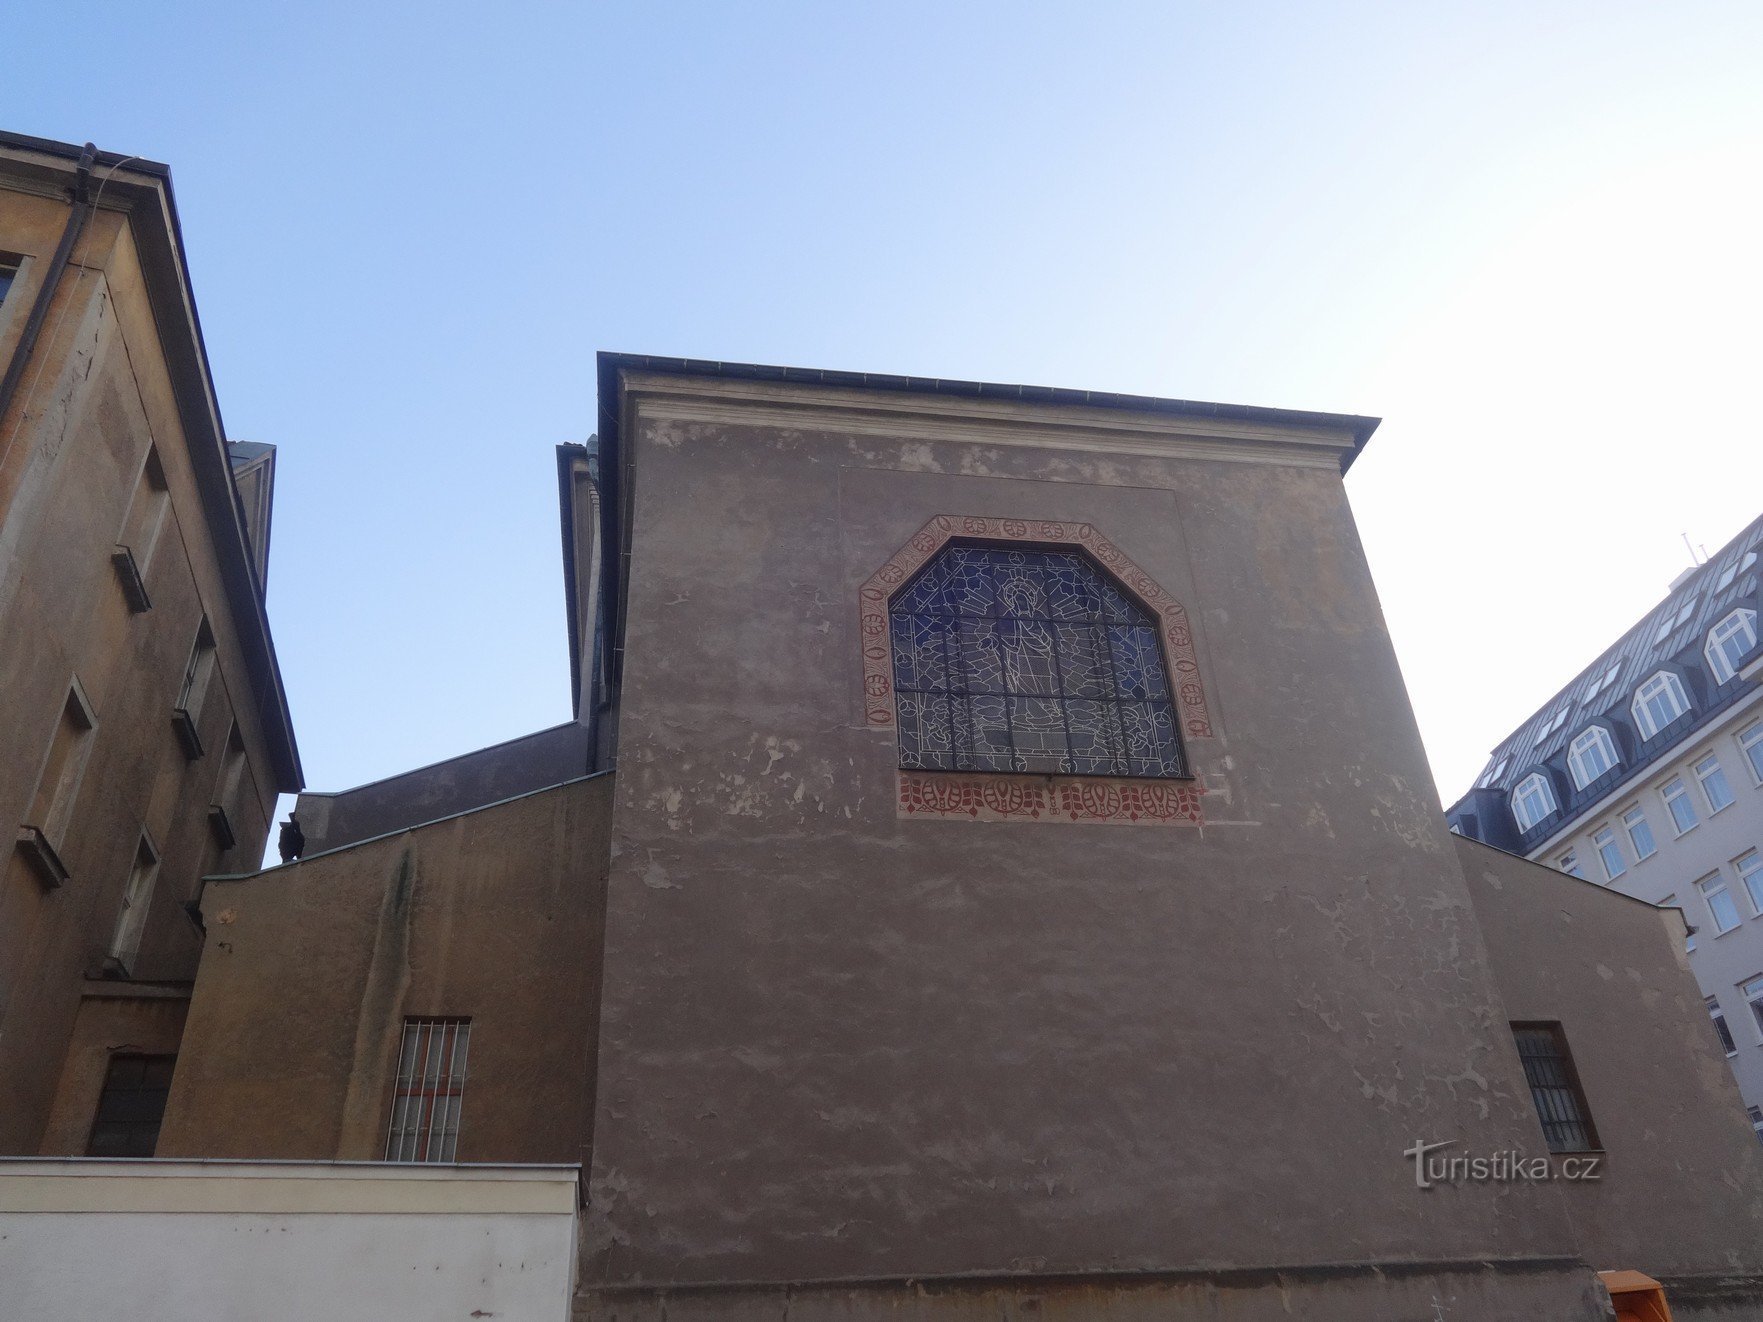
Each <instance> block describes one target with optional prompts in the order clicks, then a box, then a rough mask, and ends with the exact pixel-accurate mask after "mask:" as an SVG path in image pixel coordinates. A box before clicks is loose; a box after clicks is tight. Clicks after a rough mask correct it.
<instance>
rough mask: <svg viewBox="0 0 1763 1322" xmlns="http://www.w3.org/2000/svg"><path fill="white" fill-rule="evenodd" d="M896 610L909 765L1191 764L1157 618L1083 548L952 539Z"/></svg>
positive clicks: (1110, 771) (898, 596)
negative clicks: (1174, 705) (1184, 755)
mask: <svg viewBox="0 0 1763 1322" xmlns="http://www.w3.org/2000/svg"><path fill="white" fill-rule="evenodd" d="M888 610H889V627H890V629H891V630H892V634H893V655H894V688H895V692H896V695H897V698H896V701H897V704H898V706H897V712H896V714H897V717H898V721H899V730H900V765H901V766H902V767H906V768H909V769H913V770H926V771H944V770H946V771H1032V772H1041V773H1044V774H1063V775H1096V776H1157V777H1167V776H1180V775H1182V774H1184V771H1185V768H1184V765H1183V762H1182V753H1181V743H1180V740H1179V738H1178V736H1177V734H1176V729H1175V715H1174V711H1173V709H1172V706H1171V699H1170V687H1169V674H1168V671H1167V669H1166V668H1165V666H1164V662H1163V652H1162V648H1161V647H1160V646H1159V644H1158V641H1157V626H1156V621H1155V619H1154V618H1153V617H1152V615H1151V613H1150V612H1149V611H1147V610H1146V609H1145V608H1144V607H1143V606H1141V605H1139V604H1138V603H1137V602H1136V601H1134V600H1132V599H1131V598H1130V597H1129V596H1127V594H1126V593H1125V592H1123V591H1122V590H1121V589H1120V588H1119V587H1118V586H1116V585H1115V583H1114V582H1113V581H1112V580H1111V579H1110V578H1109V576H1108V574H1107V573H1106V572H1105V571H1104V570H1102V569H1101V568H1100V567H1099V566H1097V565H1096V564H1095V563H1094V562H1093V561H1091V560H1090V559H1089V558H1088V557H1087V556H1085V555H1084V554H1083V553H1082V552H1080V551H1076V550H1019V549H1015V548H1010V547H1000V546H987V545H980V544H962V543H951V544H950V545H948V546H946V547H944V548H943V550H942V551H941V552H939V553H938V554H937V555H936V556H935V557H933V558H932V559H931V561H930V562H929V563H928V564H926V565H925V566H924V568H923V569H922V570H920V571H919V573H918V575H917V576H916V577H914V578H913V579H912V581H911V582H909V583H907V584H906V585H905V586H903V587H902V588H901V589H900V590H899V591H898V592H897V593H895V594H894V597H893V599H892V600H891V601H890V603H889V607H888Z"/></svg>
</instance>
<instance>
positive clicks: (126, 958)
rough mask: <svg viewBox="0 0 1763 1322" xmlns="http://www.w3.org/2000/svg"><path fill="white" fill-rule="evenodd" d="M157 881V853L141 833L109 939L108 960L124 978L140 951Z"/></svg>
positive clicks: (145, 834)
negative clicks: (114, 927) (118, 969)
mask: <svg viewBox="0 0 1763 1322" xmlns="http://www.w3.org/2000/svg"><path fill="white" fill-rule="evenodd" d="M158 879H159V851H158V850H157V849H155V848H154V847H153V841H152V840H151V839H149V838H148V836H147V833H146V832H145V831H143V832H141V838H140V840H138V841H137V842H136V843H135V861H134V865H133V866H132V867H130V869H129V881H128V885H127V886H125V887H124V888H123V892H122V908H121V909H120V910H118V912H117V915H116V931H115V933H114V934H113V935H112V936H111V938H110V958H111V960H112V961H114V963H115V964H116V966H117V967H118V968H120V969H121V970H122V972H124V973H125V974H126V973H127V972H129V970H130V969H132V968H133V967H134V963H135V955H136V954H137V953H139V951H140V949H141V933H142V932H143V931H145V930H146V927H147V910H148V908H149V907H150V906H151V905H152V903H153V883H154V882H156V881H157V880H158Z"/></svg>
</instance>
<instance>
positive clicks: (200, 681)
mask: <svg viewBox="0 0 1763 1322" xmlns="http://www.w3.org/2000/svg"><path fill="white" fill-rule="evenodd" d="M213 676H214V630H212V629H211V628H209V627H208V617H207V616H206V615H204V616H203V617H202V623H201V624H200V625H198V626H197V628H196V641H195V642H194V643H192V644H191V646H190V659H189V660H188V661H186V662H185V663H184V682H183V684H182V685H181V686H180V687H179V689H178V700H177V705H176V706H175V707H173V708H172V712H171V723H172V725H173V727H175V728H176V730H177V733H178V740H179V742H181V743H182V744H183V746H184V755H185V756H186V757H188V758H189V759H190V760H191V761H192V762H194V761H195V760H196V759H197V758H199V757H201V756H202V739H201V736H200V735H199V734H198V733H197V728H198V727H199V726H200V724H201V721H202V703H203V699H204V698H206V697H207V694H208V683H209V680H210V679H212V678H213Z"/></svg>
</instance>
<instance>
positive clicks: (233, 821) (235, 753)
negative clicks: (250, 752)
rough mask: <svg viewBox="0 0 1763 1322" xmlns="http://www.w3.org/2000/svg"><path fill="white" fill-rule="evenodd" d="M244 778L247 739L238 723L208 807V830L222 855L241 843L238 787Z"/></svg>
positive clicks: (222, 759) (234, 727)
mask: <svg viewBox="0 0 1763 1322" xmlns="http://www.w3.org/2000/svg"><path fill="white" fill-rule="evenodd" d="M244 777H245V739H244V736H243V735H241V734H240V733H239V723H238V722H237V721H234V722H233V727H232V729H231V730H230V731H228V733H227V740H226V752H225V754H224V755H223V756H222V758H221V764H220V775H219V776H218V777H216V779H215V782H214V798H213V799H211V800H210V801H209V804H208V829H209V831H210V832H211V833H212V834H213V836H214V840H215V843H216V844H218V845H219V846H220V848H221V851H222V852H223V853H224V852H225V851H226V850H228V849H231V848H232V847H233V846H234V845H236V844H237V843H238V842H239V840H238V823H239V820H240V815H239V814H240V806H239V787H240V785H241V783H242V782H243V781H244Z"/></svg>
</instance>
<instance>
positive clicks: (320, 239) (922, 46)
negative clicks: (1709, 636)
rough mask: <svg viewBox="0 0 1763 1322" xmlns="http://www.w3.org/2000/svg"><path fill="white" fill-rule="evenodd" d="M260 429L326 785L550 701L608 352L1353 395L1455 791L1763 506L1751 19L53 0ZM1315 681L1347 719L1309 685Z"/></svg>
mask: <svg viewBox="0 0 1763 1322" xmlns="http://www.w3.org/2000/svg"><path fill="white" fill-rule="evenodd" d="M6 29H7V30H6V33H5V38H4V40H5V45H6V49H7V72H6V77H5V80H4V81H3V82H0V123H3V124H4V125H5V126H6V127H8V128H12V129H15V130H18V131H21V132H27V133H34V134H38V135H42V136H45V137H53V138H61V139H66V140H69V141H75V142H78V141H82V140H85V139H88V138H89V139H92V140H93V141H95V142H97V143H98V145H99V146H100V147H102V148H105V149H107V150H112V151H121V152H127V153H136V154H139V155H142V156H148V157H153V158H156V159H159V160H162V161H167V162H169V163H170V164H171V165H172V167H173V170H174V175H175V179H176V186H177V191H178V197H179V203H180V207H181V209H182V216H183V222H184V228H185V236H186V239H187V242H188V246H189V254H190V262H191V268H192V271H193V275H194V279H195V285H196V293H197V298H198V301H199V303H200V306H201V311H202V317H203V324H204V327H205V330H206V333H207V339H208V347H209V352H210V355H211V357H212V360H213V364H214V370H215V377H216V382H217V386H218V390H219V394H220V400H221V406H222V409H223V412H224V415H225V418H226V421H227V424H228V428H229V430H230V432H231V434H232V435H233V436H234V437H235V438H237V439H252V440H262V441H270V442H273V443H274V444H276V445H277V446H279V447H280V475H279V487H278V491H277V505H276V526H275V537H274V555H273V560H272V564H271V575H270V610H271V617H272V620H273V623H274V626H275V630H276V638H277V643H278V646H279V649H280V654H281V659H282V666H283V670H284V672H285V675H286V678H287V682H288V688H289V692H290V695H291V699H292V704H293V710H294V719H295V725H296V729H297V732H298V734H299V738H300V742H301V747H302V751H303V754H304V758H305V763H306V769H307V775H308V779H309V780H310V782H311V784H312V785H313V786H314V787H315V788H323V789H332V788H341V787H345V786H348V785H352V784H356V783H359V782H362V781H365V780H369V779H373V778H376V777H378V776H382V775H385V774H388V773H392V772H395V771H398V770H401V769H405V768H408V767H411V766H414V765H418V764H420V763H423V762H427V761H431V760H434V759H437V758H441V757H446V756H449V755H452V754H454V753H458V752H462V751H464V750H467V749H470V748H473V747H477V746H479V745H482V744H485V743H489V742H493V741H495V740H497V739H501V738H506V737H509V736H512V735H515V734H519V733H523V732H525V731H528V730H532V729H535V728H538V727H540V726H543V725H548V724H552V723H554V722H556V721H559V720H562V719H565V718H566V717H567V715H568V696H567V695H568V688H567V676H566V670H567V662H566V642H565V637H564V628H563V592H562V581H561V569H560V564H559V547H558V532H557V513H556V485H555V478H554V470H553V466H552V464H553V460H552V447H553V446H554V445H555V444H556V443H557V442H559V441H571V440H581V439H584V438H585V437H586V436H587V434H588V433H589V432H590V431H591V430H592V429H593V425H594V411H593V410H594V379H593V370H592V369H593V353H594V351H595V350H596V349H620V350H631V351H638V352H648V353H658V354H671V355H689V356H694V357H704V358H723V359H736V360H745V361H757V362H782V363H791V364H798V365H804V366H824V367H837V368H848V369H857V370H871V371H882V372H910V373H918V374H922V375H928V376H949V377H974V378H982V379H987V380H996V381H1024V382H1031V383H1035V384H1044V385H1063V386H1074V387H1088V388H1093V389H1103V390H1122V391H1132V392H1138V393H1144V394H1154V395H1170V396H1177V397H1182V398H1189V399H1217V400H1226V401H1231V402H1238V403H1250V404H1263V405H1274V406H1285V407H1295V408H1317V409H1339V410H1345V411H1353V412H1363V413H1371V414H1376V415H1380V416H1382V417H1384V418H1385V419H1386V422H1385V425H1384V427H1383V430H1382V431H1380V432H1379V434H1378V435H1377V437H1376V438H1375V440H1374V441H1373V443H1372V447H1371V449H1370V450H1369V451H1368V452H1367V454H1366V456H1365V457H1364V459H1363V460H1362V461H1361V462H1360V464H1359V466H1358V468H1356V469H1355V471H1354V474H1353V475H1352V477H1351V479H1350V480H1349V483H1348V488H1349V491H1350V493H1351V495H1352V499H1353V503H1354V508H1355V511H1356V513H1357V515H1358V517H1359V520H1360V524H1361V529H1362V533H1363V536H1364V538H1365V542H1366V545H1367V550H1368V553H1369V555H1370V557H1371V563H1372V568H1373V570H1374V572H1375V573H1376V575H1377V579H1378V584H1379V588H1380V591H1381V593H1382V596H1383V600H1384V604H1385V609H1386V613H1387V614H1388V617H1389V620H1390V624H1391V628H1392V631H1393V633H1394V635H1395V639H1396V644H1397V647H1398V650H1399V652H1400V654H1401V658H1402V662H1403V667H1404V670H1405V673H1406V674H1407V677H1408V682H1409V686H1410V690H1411V692H1412V695H1413V697H1414V700H1415V704H1416V708H1417V711H1418V714H1419V717H1420V721H1421V728H1422V732H1423V733H1424V735H1425V736H1426V739H1427V743H1428V748H1429V751H1430V752H1431V754H1432V757H1433V760H1434V769H1435V772H1436V775H1437V778H1438V780H1439V784H1440V788H1441V791H1442V793H1443V794H1444V795H1445V796H1446V797H1447V799H1449V798H1452V797H1455V795H1456V794H1457V793H1458V792H1459V791H1460V790H1461V789H1463V788H1464V787H1465V786H1466V784H1467V782H1468V780H1469V779H1470V778H1471V777H1472V776H1473V775H1474V774H1475V772H1476V771H1477V770H1478V769H1479V767H1480V764H1481V762H1482V759H1483V755H1484V753H1485V752H1486V750H1487V749H1488V748H1489V747H1491V746H1492V745H1493V743H1494V742H1495V741H1496V740H1497V739H1499V738H1500V737H1501V736H1502V735H1504V734H1505V733H1506V731H1507V730H1508V729H1509V728H1510V727H1511V726H1512V725H1513V724H1515V723H1516V722H1517V721H1519V720H1520V719H1522V718H1523V717H1524V716H1525V715H1526V714H1528V713H1529V712H1530V711H1531V710H1532V709H1533V708H1534V707H1536V706H1537V705H1539V704H1540V703H1541V702H1542V701H1543V700H1545V699H1546V698H1548V697H1549V696H1550V695H1551V694H1552V693H1553V692H1554V691H1555V690H1556V688H1558V687H1559V686H1560V685H1561V684H1562V683H1564V682H1565V681H1566V680H1567V679H1569V678H1570V677H1571V676H1572V675H1573V674H1574V673H1575V672H1576V671H1577V670H1578V669H1579V668H1581V667H1582V666H1583V665H1585V664H1586V663H1587V662H1588V661H1589V660H1590V659H1591V657H1592V656H1593V655H1594V654H1595V653H1596V652H1597V651H1598V650H1600V649H1601V648H1602V647H1603V646H1604V645H1605V644H1606V643H1607V642H1609V641H1610V640H1612V639H1613V638H1614V636H1615V634H1616V633H1617V632H1618V631H1620V630H1621V629H1623V628H1625V627H1626V626H1627V625H1628V624H1629V623H1631V622H1632V621H1633V620H1634V619H1635V618H1637V617H1638V616H1639V615H1640V614H1641V613H1642V612H1643V611H1645V610H1647V609H1648V608H1649V607H1650V606H1651V605H1652V604H1653V603H1655V602H1656V601H1657V600H1658V598H1659V597H1660V595H1661V594H1662V592H1663V590H1664V588H1665V585H1666V582H1667V581H1668V580H1669V579H1670V578H1671V577H1672V576H1673V575H1674V574H1675V573H1676V572H1677V571H1678V570H1679V569H1680V568H1681V567H1683V565H1685V564H1686V563H1687V556H1686V553H1685V551H1684V548H1683V543H1682V541H1681V540H1680V533H1684V532H1687V533H1689V534H1690V536H1691V537H1692V539H1693V540H1695V541H1698V542H1705V543H1706V544H1707V545H1708V546H1709V548H1710V549H1712V548H1713V547H1714V546H1716V545H1717V544H1718V543H1719V542H1720V541H1723V540H1725V539H1726V538H1727V537H1729V536H1730V535H1731V534H1732V533H1733V532H1734V531H1736V530H1737V529H1738V528H1739V527H1740V526H1742V524H1743V523H1744V522H1746V521H1747V520H1748V519H1750V518H1751V517H1753V516H1754V515H1755V514H1756V513H1757V512H1758V511H1759V509H1760V508H1763V499H1760V493H1763V483H1760V482H1759V480H1758V479H1759V477H1760V476H1763V444H1759V435H1758V432H1759V427H1758V423H1757V415H1756V411H1755V409H1756V402H1755V399H1754V394H1755V391H1754V389H1753V387H1754V383H1755V381H1756V379H1757V376H1758V366H1757V365H1758V363H1759V361H1763V332H1760V331H1759V320H1758V317H1757V315H1756V309H1757V308H1758V307H1759V306H1763V258H1760V257H1759V250H1760V245H1759V239H1758V235H1759V232H1760V231H1759V223H1760V221H1759V218H1760V217H1763V184H1760V182H1759V181H1760V180H1763V86H1760V84H1763V78H1760V73H1763V5H1758V4H1756V3H1744V4H1725V5H1721V4H1697V3H1675V4H1672V5H1661V4H1622V3H1602V4H1536V3H1524V4H1497V3H1477V4H1459V5H1445V4H1412V3H1394V4H1384V5H1357V4H1325V3H1305V4H1252V3H1246V4H1208V5H1198V4H1143V5H1126V4H1117V5H1110V4H1094V3H1086V4H1082V5H1078V4H1071V5H1067V6H1061V7H1053V6H1048V5H1004V4H961V5H949V4H938V5H931V4H922V5H920V4H913V5H907V4H874V5H870V6H854V5H834V4H828V3H824V2H823V3H818V4H799V5H783V4H744V5H710V4H699V5H666V4H641V5H639V4H622V5H593V6H590V5H586V4H572V5H564V4H557V5H531V4H519V3H513V4H507V3H505V4H500V5H493V6H485V5H482V4H475V5H463V4H455V3H445V2H443V3H434V4H429V5H421V6H419V5H409V4H404V5H379V4H373V3H352V4H324V3H313V4H304V5H298V6H269V5H239V4H226V5H222V4H218V3H216V4H210V5H196V4H153V3H129V4H124V3H111V4H103V5H94V4H90V3H81V2H80V0H74V2H73V3H56V4H51V3H48V2H47V0H30V3H28V4H26V5H24V6H15V7H14V8H13V10H12V11H11V12H10V14H9V17H8V22H7V25H6ZM1318 697H1319V700H1326V695H1318Z"/></svg>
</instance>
